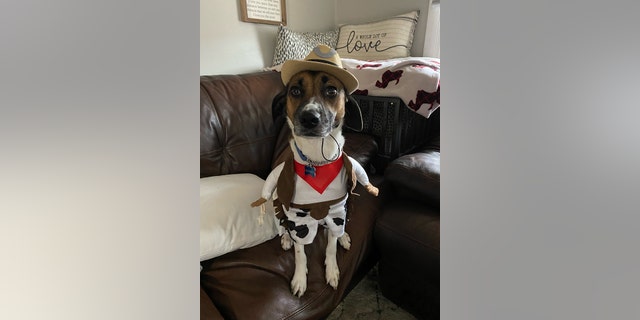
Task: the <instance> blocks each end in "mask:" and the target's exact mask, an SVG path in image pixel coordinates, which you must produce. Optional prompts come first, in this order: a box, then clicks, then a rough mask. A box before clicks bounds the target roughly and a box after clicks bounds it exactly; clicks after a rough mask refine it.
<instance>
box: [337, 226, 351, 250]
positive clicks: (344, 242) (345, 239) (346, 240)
mask: <svg viewBox="0 0 640 320" xmlns="http://www.w3.org/2000/svg"><path fill="white" fill-rule="evenodd" d="M338 243H340V246H342V247H343V248H344V249H345V250H349V249H351V237H349V234H348V233H347V232H346V231H345V232H344V234H343V235H342V236H340V238H338Z"/></svg>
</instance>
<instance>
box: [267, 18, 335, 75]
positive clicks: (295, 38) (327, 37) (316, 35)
mask: <svg viewBox="0 0 640 320" xmlns="http://www.w3.org/2000/svg"><path fill="white" fill-rule="evenodd" d="M337 41H338V30H332V31H327V32H296V31H293V30H290V29H288V28H286V27H283V26H280V28H278V35H277V37H276V48H275V50H274V53H273V63H272V66H274V67H275V66H277V65H279V64H282V63H284V62H285V61H287V60H302V59H304V57H306V56H307V54H309V52H311V50H313V48H315V47H316V46H317V45H319V44H325V45H328V46H329V47H331V48H335V47H336V42H337Z"/></svg>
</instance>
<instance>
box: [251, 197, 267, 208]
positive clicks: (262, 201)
mask: <svg viewBox="0 0 640 320" xmlns="http://www.w3.org/2000/svg"><path fill="white" fill-rule="evenodd" d="M265 202H267V199H265V198H260V199H258V200H256V201H254V202H251V206H252V207H258V206H260V205H261V204H263V203H265Z"/></svg>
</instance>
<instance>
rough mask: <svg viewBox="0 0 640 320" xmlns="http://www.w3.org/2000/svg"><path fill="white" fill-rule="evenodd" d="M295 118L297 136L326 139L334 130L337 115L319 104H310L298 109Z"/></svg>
mask: <svg viewBox="0 0 640 320" xmlns="http://www.w3.org/2000/svg"><path fill="white" fill-rule="evenodd" d="M294 118H295V119H294V121H293V122H294V133H295V134H296V135H298V136H307V137H326V136H327V135H329V133H331V130H333V127H334V126H333V122H334V119H335V115H334V114H333V113H332V112H331V111H330V110H329V109H327V108H324V107H323V106H322V105H320V104H318V103H308V104H306V105H305V106H304V107H301V108H299V109H298V111H297V112H296V115H295V117H294Z"/></svg>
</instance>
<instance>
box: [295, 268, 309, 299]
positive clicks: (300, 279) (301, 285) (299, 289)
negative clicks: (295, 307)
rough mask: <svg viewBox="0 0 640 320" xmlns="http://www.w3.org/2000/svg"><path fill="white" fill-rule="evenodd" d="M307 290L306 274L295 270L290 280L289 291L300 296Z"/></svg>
mask: <svg viewBox="0 0 640 320" xmlns="http://www.w3.org/2000/svg"><path fill="white" fill-rule="evenodd" d="M305 291H307V275H306V273H304V272H299V273H298V272H296V273H295V274H294V275H293V279H292V280H291V292H292V293H293V295H295V296H298V297H302V295H303V294H304V292H305Z"/></svg>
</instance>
